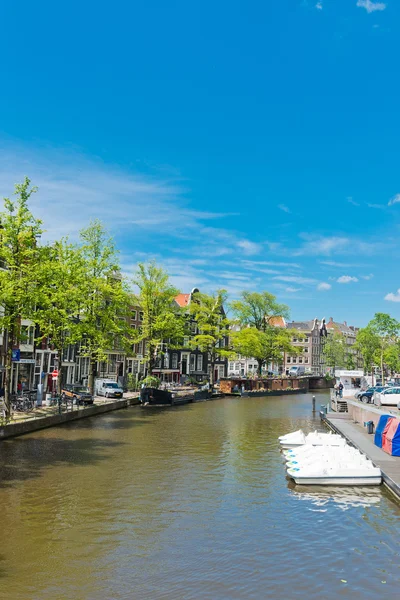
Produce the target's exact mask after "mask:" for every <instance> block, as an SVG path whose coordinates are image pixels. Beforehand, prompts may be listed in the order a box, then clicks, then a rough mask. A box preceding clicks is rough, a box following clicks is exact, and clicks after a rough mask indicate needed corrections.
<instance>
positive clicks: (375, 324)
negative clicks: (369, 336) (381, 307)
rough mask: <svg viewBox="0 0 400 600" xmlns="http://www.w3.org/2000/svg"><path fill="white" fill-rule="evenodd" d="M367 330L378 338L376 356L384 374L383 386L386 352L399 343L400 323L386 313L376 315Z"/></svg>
mask: <svg viewBox="0 0 400 600" xmlns="http://www.w3.org/2000/svg"><path fill="white" fill-rule="evenodd" d="M367 328H368V329H369V330H370V331H371V332H372V333H373V334H374V335H375V336H377V340H378V348H377V350H376V356H377V359H378V361H379V365H380V367H381V373H382V385H384V383H385V373H384V364H385V352H386V351H387V349H388V348H389V346H392V345H393V344H395V343H396V342H397V341H398V335H399V329H400V323H399V321H397V320H396V319H394V318H393V317H391V316H390V315H388V314H386V313H375V316H374V318H373V319H372V320H371V321H370V322H369V323H368V325H367Z"/></svg>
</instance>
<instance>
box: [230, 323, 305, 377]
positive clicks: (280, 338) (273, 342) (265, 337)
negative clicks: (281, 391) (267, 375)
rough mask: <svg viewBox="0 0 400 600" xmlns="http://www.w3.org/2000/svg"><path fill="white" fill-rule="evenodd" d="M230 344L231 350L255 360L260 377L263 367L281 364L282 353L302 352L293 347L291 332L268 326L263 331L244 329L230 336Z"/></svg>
mask: <svg viewBox="0 0 400 600" xmlns="http://www.w3.org/2000/svg"><path fill="white" fill-rule="evenodd" d="M297 337H298V335H297ZM231 343H232V348H233V350H234V351H235V352H237V353H238V354H241V355H242V356H246V357H248V358H255V359H256V360H257V364H258V374H259V375H260V376H261V374H262V368H263V366H264V365H266V366H268V364H269V363H270V362H278V363H280V362H282V359H283V353H284V352H286V353H290V354H300V352H301V350H302V349H301V348H300V347H298V346H294V345H293V343H292V332H291V331H290V330H287V329H283V328H282V327H271V326H269V327H268V328H267V329H266V330H265V331H260V330H258V329H256V328H255V327H245V328H244V329H241V330H240V331H237V332H234V333H232V334H231Z"/></svg>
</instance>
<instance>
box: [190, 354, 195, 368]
mask: <svg viewBox="0 0 400 600" xmlns="http://www.w3.org/2000/svg"><path fill="white" fill-rule="evenodd" d="M195 370H196V355H195V354H191V355H190V371H195Z"/></svg>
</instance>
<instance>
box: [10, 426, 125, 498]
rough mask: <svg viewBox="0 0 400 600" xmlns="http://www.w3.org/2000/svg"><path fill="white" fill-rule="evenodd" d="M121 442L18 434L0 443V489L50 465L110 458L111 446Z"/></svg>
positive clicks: (95, 462)
mask: <svg viewBox="0 0 400 600" xmlns="http://www.w3.org/2000/svg"><path fill="white" fill-rule="evenodd" d="M122 445H124V444H123V442H115V441H112V440H104V439H96V438H93V437H90V438H81V439H62V438H50V437H32V436H29V437H20V438H16V439H14V440H4V441H3V442H1V454H0V488H2V487H3V488H4V487H10V486H12V485H14V484H16V483H18V482H20V481H26V480H28V479H33V478H35V477H40V476H41V474H42V471H43V470H44V469H45V468H48V467H50V466H53V467H54V466H63V465H96V464H97V463H98V462H100V461H102V460H106V459H108V458H109V452H108V451H110V450H111V449H112V448H115V447H117V446H122Z"/></svg>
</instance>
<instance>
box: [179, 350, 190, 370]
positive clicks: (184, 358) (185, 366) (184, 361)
mask: <svg viewBox="0 0 400 600" xmlns="http://www.w3.org/2000/svg"><path fill="white" fill-rule="evenodd" d="M188 363H189V354H187V353H186V352H184V353H182V362H181V373H182V375H187V374H188Z"/></svg>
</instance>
